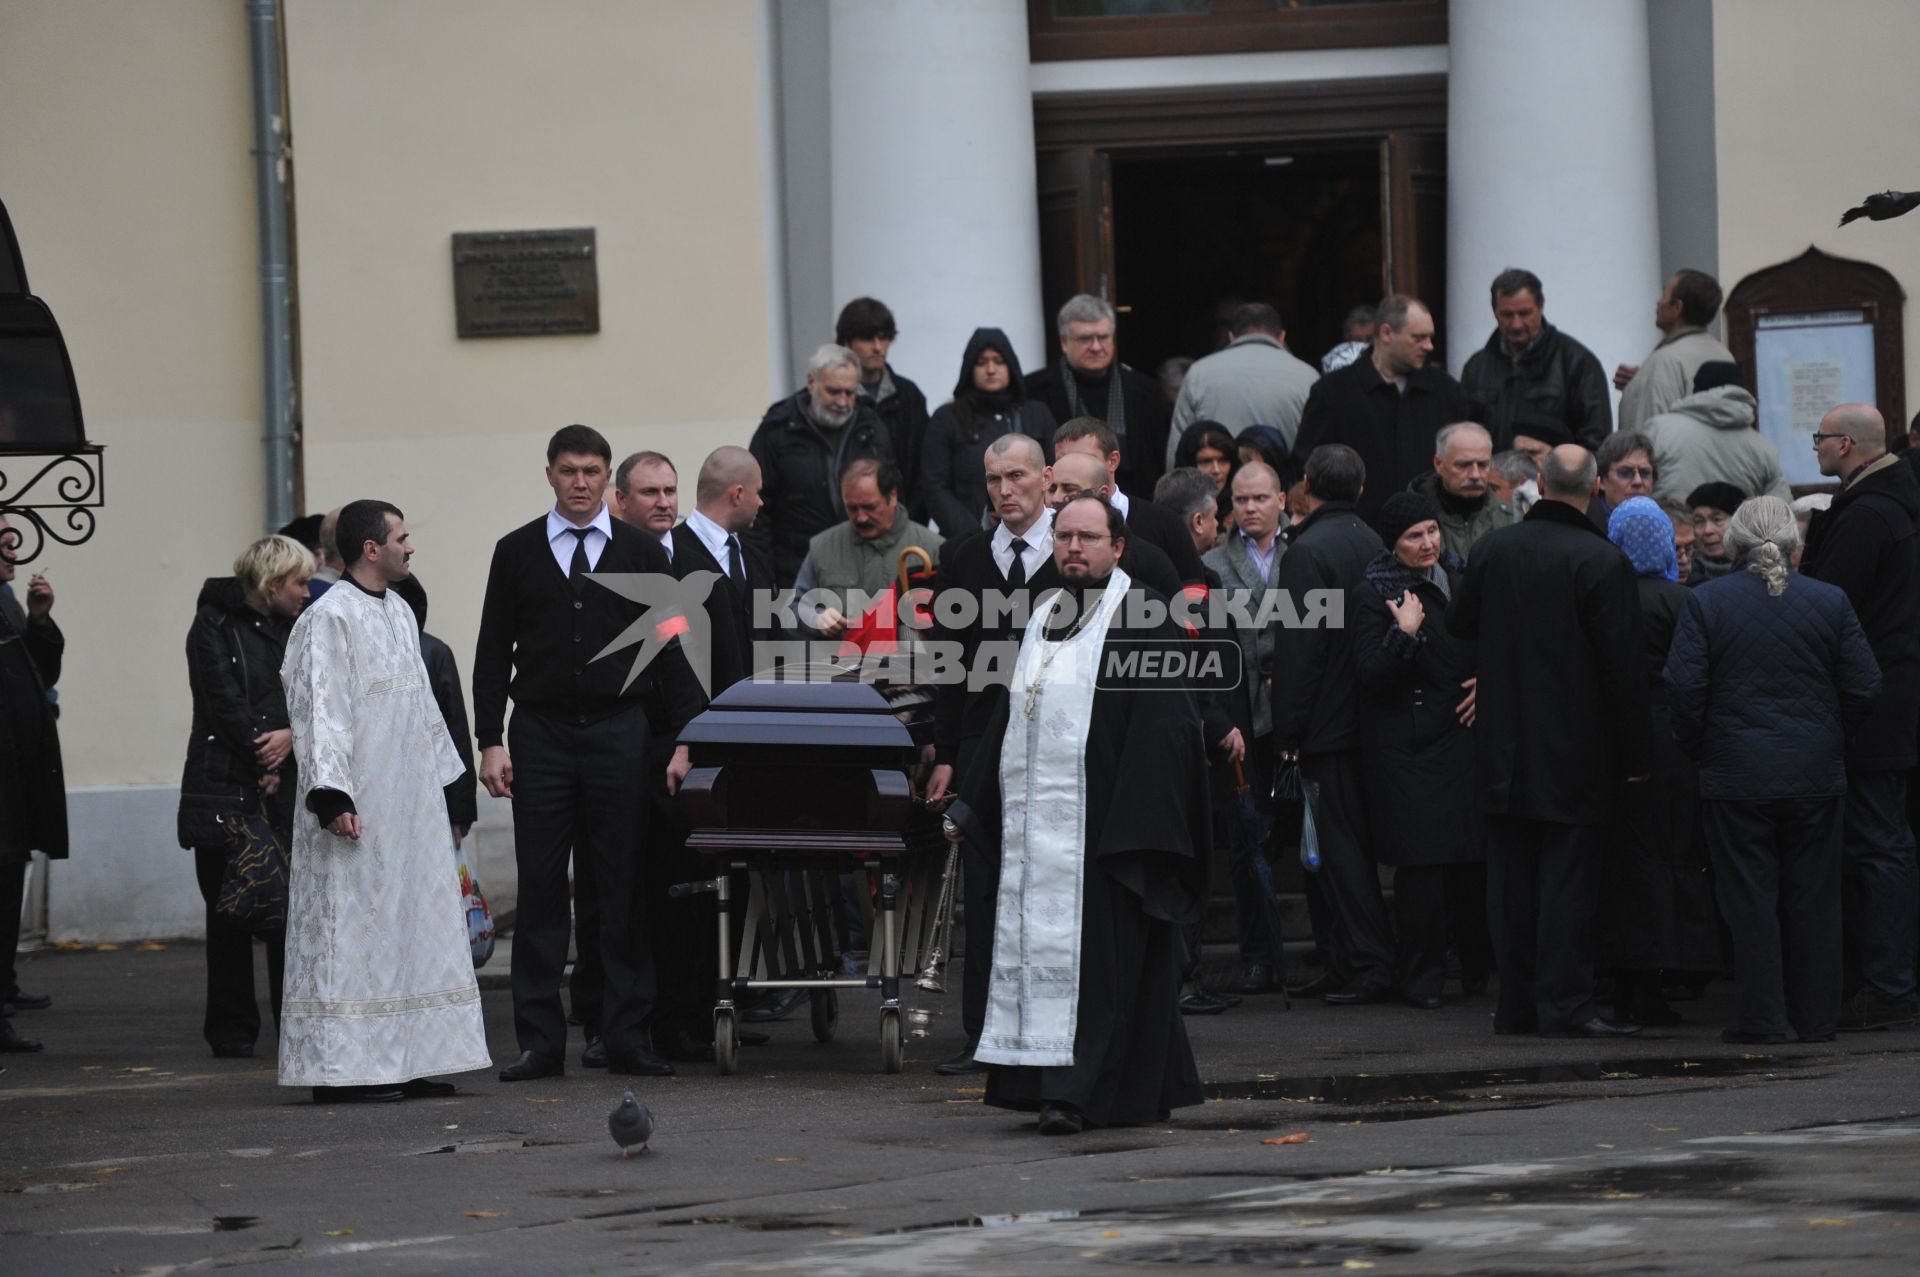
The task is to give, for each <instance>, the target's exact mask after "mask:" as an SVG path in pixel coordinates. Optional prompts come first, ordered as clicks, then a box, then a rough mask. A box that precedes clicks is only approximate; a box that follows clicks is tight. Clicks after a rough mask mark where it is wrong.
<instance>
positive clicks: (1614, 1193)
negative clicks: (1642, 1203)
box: [1600, 1188, 1646, 1202]
mask: <svg viewBox="0 0 1920 1277" xmlns="http://www.w3.org/2000/svg"><path fill="white" fill-rule="evenodd" d="M1645 1196H1646V1194H1645V1193H1623V1192H1621V1191H1620V1190H1619V1189H1617V1188H1609V1189H1608V1190H1607V1191H1606V1192H1604V1193H1602V1194H1600V1200H1601V1201H1603V1202H1637V1201H1639V1200H1640V1199H1641V1198H1642V1197H1645Z"/></svg>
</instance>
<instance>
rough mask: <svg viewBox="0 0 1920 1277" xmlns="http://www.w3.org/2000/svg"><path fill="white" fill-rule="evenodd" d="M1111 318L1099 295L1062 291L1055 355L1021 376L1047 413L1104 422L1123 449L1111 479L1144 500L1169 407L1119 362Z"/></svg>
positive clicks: (1157, 466)
mask: <svg viewBox="0 0 1920 1277" xmlns="http://www.w3.org/2000/svg"><path fill="white" fill-rule="evenodd" d="M1114 324H1115V316H1114V313H1113V307H1112V306H1109V305H1108V304H1107V303H1106V302H1105V301H1104V300H1102V299H1101V298H1098V297H1092V296H1089V295H1088V294H1086V293H1082V294H1080V295H1079V296H1078V297H1074V298H1071V299H1069V300H1068V302H1067V304H1066V305H1064V306H1062V307H1061V308H1060V313H1059V315H1058V316H1057V318H1056V327H1057V329H1058V331H1059V336H1060V355H1061V359H1060V362H1059V363H1057V364H1052V365H1049V366H1048V367H1045V368H1042V369H1040V370H1039V371H1038V372H1036V373H1034V374H1033V375H1032V376H1031V377H1029V378H1027V398H1029V399H1037V400H1039V401H1040V402H1041V403H1043V404H1045V405H1046V406H1047V410H1048V411H1049V412H1051V413H1052V414H1053V419H1054V420H1055V421H1070V420H1072V419H1073V418H1075V417H1092V418H1094V419H1095V420H1097V421H1099V422H1100V423H1101V424H1102V425H1105V426H1107V427H1108V428H1109V432H1110V438H1112V439H1113V440H1115V441H1116V442H1115V443H1114V444H1113V451H1114V452H1116V453H1124V454H1125V455H1124V456H1121V457H1119V458H1117V459H1116V460H1115V462H1114V485H1113V486H1114V487H1115V488H1116V489H1118V490H1120V491H1122V492H1125V493H1126V494H1127V495H1129V496H1133V497H1138V498H1140V499H1141V500H1143V501H1144V500H1145V499H1146V498H1147V496H1148V495H1149V494H1150V493H1152V491H1153V482H1154V480H1156V479H1158V478H1159V477H1160V474H1161V472H1162V471H1163V470H1164V469H1165V468H1166V460H1165V459H1166V451H1167V421H1168V415H1169V412H1170V411H1171V409H1170V407H1169V405H1168V403H1167V397H1166V395H1165V394H1163V393H1162V392H1161V390H1160V383H1159V382H1158V381H1157V380H1156V379H1154V378H1152V377H1149V376H1148V375H1147V374H1146V373H1143V372H1137V371H1135V370H1134V369H1132V368H1129V367H1127V366H1126V365H1125V364H1123V363H1121V362H1120V352H1119V348H1118V346H1116V345H1115V341H1116V334H1115V329H1114ZM1123 513H1124V511H1123ZM1133 530H1134V532H1136V533H1138V532H1139V531H1140V528H1139V526H1138V525H1137V524H1136V525H1133ZM1161 548H1162V549H1165V548H1166V547H1165V546H1162V547H1161ZM1174 561H1175V562H1176V563H1177V562H1179V560H1178V559H1176V560H1174Z"/></svg>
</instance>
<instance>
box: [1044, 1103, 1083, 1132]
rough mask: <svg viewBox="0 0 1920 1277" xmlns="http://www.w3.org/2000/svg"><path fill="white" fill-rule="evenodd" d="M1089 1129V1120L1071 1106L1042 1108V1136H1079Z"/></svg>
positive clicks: (1046, 1105) (1045, 1105) (1061, 1105)
mask: <svg viewBox="0 0 1920 1277" xmlns="http://www.w3.org/2000/svg"><path fill="white" fill-rule="evenodd" d="M1086 1129H1087V1119H1086V1118H1085V1117H1082V1116H1081V1114H1080V1110H1079V1109H1077V1108H1075V1107H1073V1105H1071V1104H1043V1105H1041V1106H1040V1133H1041V1134H1042V1135H1078V1134H1079V1133H1080V1132H1082V1131H1084V1130H1086Z"/></svg>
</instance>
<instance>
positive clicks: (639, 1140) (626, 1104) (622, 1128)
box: [607, 1091, 653, 1162]
mask: <svg viewBox="0 0 1920 1277" xmlns="http://www.w3.org/2000/svg"><path fill="white" fill-rule="evenodd" d="M607 1130H609V1131H611V1132H612V1133H613V1139H614V1142H615V1143H616V1144H618V1145H619V1146H620V1160H621V1161H623V1162H624V1161H626V1160H627V1150H628V1149H630V1148H632V1147H633V1146H634V1145H635V1144H638V1145H639V1146H640V1151H641V1152H642V1153H645V1152H647V1151H649V1150H648V1148H647V1141H648V1140H649V1139H652V1138H653V1113H652V1112H651V1111H650V1110H649V1109H648V1108H647V1106H646V1105H644V1104H642V1103H641V1102H640V1101H639V1100H636V1099H634V1098H633V1092H632V1091H628V1092H626V1093H625V1094H624V1095H622V1096H621V1097H620V1107H619V1108H616V1109H615V1110H614V1111H613V1112H611V1113H609V1114H607Z"/></svg>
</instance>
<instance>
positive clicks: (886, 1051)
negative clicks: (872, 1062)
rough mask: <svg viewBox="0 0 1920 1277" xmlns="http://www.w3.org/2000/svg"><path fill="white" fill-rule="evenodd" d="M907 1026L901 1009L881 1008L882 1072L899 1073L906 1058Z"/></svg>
mask: <svg viewBox="0 0 1920 1277" xmlns="http://www.w3.org/2000/svg"><path fill="white" fill-rule="evenodd" d="M905 1028H906V1026H905V1025H904V1024H903V1023H902V1022H901V1020H900V1008H899V1007H881V1008H880V1071H881V1072H882V1073H898V1072H899V1071H900V1065H901V1063H902V1061H903V1060H904V1059H905V1056H906V1032H905Z"/></svg>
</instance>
